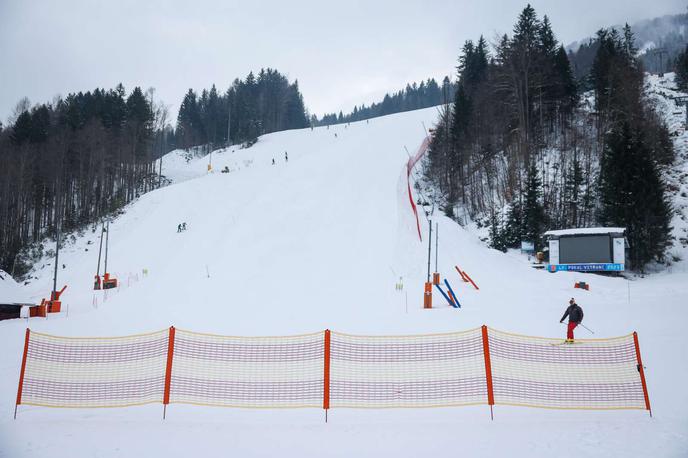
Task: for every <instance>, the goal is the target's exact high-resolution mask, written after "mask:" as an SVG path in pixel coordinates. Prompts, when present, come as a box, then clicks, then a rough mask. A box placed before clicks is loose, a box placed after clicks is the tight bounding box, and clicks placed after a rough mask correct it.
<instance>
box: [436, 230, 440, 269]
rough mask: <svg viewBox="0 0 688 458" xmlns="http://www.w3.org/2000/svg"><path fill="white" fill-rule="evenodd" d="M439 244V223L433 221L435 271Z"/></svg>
mask: <svg viewBox="0 0 688 458" xmlns="http://www.w3.org/2000/svg"><path fill="white" fill-rule="evenodd" d="M439 244H440V223H435V272H438V270H437V253H439V250H438V247H439Z"/></svg>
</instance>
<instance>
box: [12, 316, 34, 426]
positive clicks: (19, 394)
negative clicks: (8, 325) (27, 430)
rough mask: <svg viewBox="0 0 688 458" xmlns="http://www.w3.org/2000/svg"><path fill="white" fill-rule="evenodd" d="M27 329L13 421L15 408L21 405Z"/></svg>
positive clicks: (27, 330)
mask: <svg viewBox="0 0 688 458" xmlns="http://www.w3.org/2000/svg"><path fill="white" fill-rule="evenodd" d="M29 334H30V331H29V328H26V337H24V355H23V356H22V364H21V370H20V371H19V387H18V388H17V402H16V403H15V404H14V419H15V420H16V419H17V406H19V404H21V398H22V388H23V386H24V372H25V371H26V355H27V353H28V352H29Z"/></svg>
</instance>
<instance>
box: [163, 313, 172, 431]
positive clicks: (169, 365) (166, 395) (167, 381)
mask: <svg viewBox="0 0 688 458" xmlns="http://www.w3.org/2000/svg"><path fill="white" fill-rule="evenodd" d="M174 332H175V329H174V326H170V336H169V338H168V341H167V367H166V368H165V392H164V394H163V398H162V404H163V409H162V419H163V420H164V419H165V416H166V415H167V404H169V403H170V386H171V383H172V360H173V359H174Z"/></svg>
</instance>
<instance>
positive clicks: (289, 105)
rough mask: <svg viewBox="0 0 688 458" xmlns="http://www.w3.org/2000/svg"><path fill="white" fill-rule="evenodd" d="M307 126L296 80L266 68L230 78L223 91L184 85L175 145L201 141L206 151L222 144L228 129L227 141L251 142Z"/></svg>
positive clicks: (181, 146) (306, 115)
mask: <svg viewBox="0 0 688 458" xmlns="http://www.w3.org/2000/svg"><path fill="white" fill-rule="evenodd" d="M230 116H231V119H230ZM308 125H309V121H308V113H307V112H306V108H305V106H304V103H303V97H302V95H301V93H300V92H299V83H298V81H294V83H291V84H290V83H289V80H288V79H287V77H286V76H284V75H282V74H280V73H279V72H278V71H277V70H273V69H270V68H268V69H261V70H260V72H259V73H258V76H257V77H256V76H255V75H254V74H253V72H251V73H249V74H248V76H247V77H246V79H244V80H240V79H236V80H234V82H233V83H232V85H231V86H230V87H229V89H227V91H225V92H224V93H223V94H221V93H219V92H218V90H217V88H216V87H215V85H213V86H212V87H211V88H210V90H207V89H203V91H202V92H201V95H200V96H198V95H197V94H196V93H195V92H194V91H193V90H192V89H189V91H188V92H187V93H186V95H184V99H183V100H182V103H181V106H180V108H179V116H178V117H177V129H176V139H177V146H178V147H179V148H185V149H186V148H189V147H192V146H199V145H204V146H207V149H208V151H210V150H211V149H212V148H213V147H214V146H216V145H220V144H223V143H226V142H227V138H228V137H227V131H228V129H230V135H229V139H230V140H231V142H232V143H242V142H248V143H253V142H254V141H255V140H256V139H257V138H258V136H260V135H263V134H266V133H270V132H277V131H280V130H287V129H300V128H303V127H308Z"/></svg>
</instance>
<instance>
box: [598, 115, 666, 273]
mask: <svg viewBox="0 0 688 458" xmlns="http://www.w3.org/2000/svg"><path fill="white" fill-rule="evenodd" d="M600 167H601V169H600V199H601V209H600V220H601V221H602V222H603V223H605V224H607V225H609V226H618V227H625V228H626V237H627V239H628V242H629V245H630V256H629V261H630V265H631V268H633V269H642V268H643V267H644V266H645V264H647V263H648V262H649V261H651V260H652V259H657V260H662V258H663V256H664V252H665V250H666V248H667V246H668V244H669V243H670V231H671V227H670V220H671V208H670V205H669V203H668V201H667V198H666V195H665V190H664V184H663V182H662V180H661V178H660V175H659V170H658V167H657V165H656V163H655V162H654V161H653V160H652V155H651V154H650V152H649V151H648V148H647V145H646V144H645V140H644V138H643V131H642V130H634V129H632V128H631V126H630V124H629V123H628V122H623V123H622V124H621V125H619V126H615V127H614V128H613V129H612V131H611V132H610V133H609V134H607V136H606V137H605V142H604V151H603V155H602V161H601V164H600Z"/></svg>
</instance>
